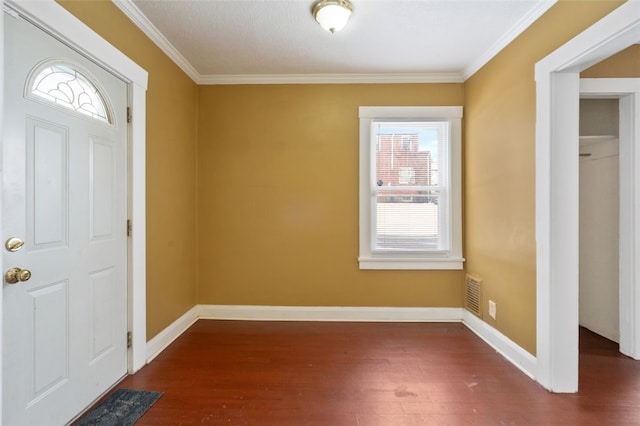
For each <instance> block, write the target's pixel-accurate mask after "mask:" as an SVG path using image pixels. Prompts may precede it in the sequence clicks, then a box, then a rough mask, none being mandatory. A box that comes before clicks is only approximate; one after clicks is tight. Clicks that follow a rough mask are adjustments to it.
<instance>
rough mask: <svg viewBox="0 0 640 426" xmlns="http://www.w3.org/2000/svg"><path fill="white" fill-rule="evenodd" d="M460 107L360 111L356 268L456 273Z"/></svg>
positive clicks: (458, 262)
mask: <svg viewBox="0 0 640 426" xmlns="http://www.w3.org/2000/svg"><path fill="white" fill-rule="evenodd" d="M461 113H462V109H461V108H460V107H406V108H405V107H388V108H387V107H361V108H360V120H361V130H360V131H361V135H360V137H361V163H360V164H361V170H360V175H361V177H360V179H361V182H360V197H361V200H360V219H361V220H360V222H361V223H360V258H359V260H360V265H361V268H363V269H459V268H461V267H462V257H461V241H460V235H461V229H460V227H461V225H460V223H461V220H460V121H461V115H462V114H461Z"/></svg>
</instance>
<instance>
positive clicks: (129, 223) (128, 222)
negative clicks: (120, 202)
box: [127, 219, 133, 237]
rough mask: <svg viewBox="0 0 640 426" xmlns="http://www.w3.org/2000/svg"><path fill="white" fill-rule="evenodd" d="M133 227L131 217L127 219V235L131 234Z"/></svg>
mask: <svg viewBox="0 0 640 426" xmlns="http://www.w3.org/2000/svg"><path fill="white" fill-rule="evenodd" d="M132 228H133V227H132V226H131V219H127V237H130V236H131V229H132Z"/></svg>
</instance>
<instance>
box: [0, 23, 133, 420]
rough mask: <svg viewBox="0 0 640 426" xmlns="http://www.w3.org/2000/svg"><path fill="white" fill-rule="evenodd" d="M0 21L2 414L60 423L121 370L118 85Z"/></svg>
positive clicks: (123, 190)
mask: <svg viewBox="0 0 640 426" xmlns="http://www.w3.org/2000/svg"><path fill="white" fill-rule="evenodd" d="M4 19H5V81H4V86H5V105H4V111H5V119H4V123H5V125H4V134H3V135H2V136H3V141H2V167H3V176H4V180H3V187H2V197H3V205H2V206H3V207H2V208H3V213H2V218H3V223H2V246H1V250H2V256H3V264H4V266H5V269H6V270H9V269H11V268H18V269H14V270H13V273H9V274H5V272H6V271H3V275H5V277H4V278H5V280H4V283H3V292H4V302H3V334H4V336H3V365H2V368H3V419H2V424H4V425H56V424H64V423H66V422H68V421H70V420H71V419H72V418H73V417H74V416H76V415H77V414H78V413H79V412H80V411H82V410H83V409H84V408H85V407H86V406H88V405H89V404H91V403H92V402H93V401H94V400H95V399H96V398H97V397H98V396H100V395H101V394H102V393H103V392H105V391H106V390H107V389H109V388H110V387H111V386H112V385H113V384H114V383H116V382H117V381H118V380H119V379H120V378H121V377H123V376H124V375H125V374H126V372H127V338H126V336H127V237H126V219H127V217H126V215H127V182H126V178H127V164H126V161H127V155H126V153H127V147H126V138H127V122H126V121H127V120H126V106H127V86H126V84H125V83H124V82H122V81H121V80H119V79H118V78H116V77H115V76H113V75H112V74H110V73H108V72H107V71H105V70H103V69H102V68H100V67H98V66H96V65H95V64H94V63H92V62H91V61H89V60H87V59H86V58H84V57H83V56H81V55H79V54H78V53H76V52H75V51H73V50H72V49H70V48H68V47H67V46H65V45H63V44H62V43H60V42H59V41H57V40H55V39H53V38H52V37H50V36H48V35H47V34H45V33H44V32H42V31H41V30H39V29H38V28H36V27H35V26H33V25H31V24H30V23H28V22H26V21H25V20H24V19H22V18H16V17H12V16H10V15H8V14H6V13H5V17H4ZM94 88H95V89H97V90H98V94H97V95H96V94H95V93H93V89H94ZM11 238H14V239H15V240H13V241H12V242H9V240H10V239H11ZM20 241H22V242H24V245H22V246H21V247H19V246H20ZM12 244H13V245H14V246H15V248H14V249H15V250H16V251H11V250H10V249H9V246H11V245H12ZM26 271H29V272H30V274H29V272H26ZM29 275H30V276H29ZM12 281H17V282H15V283H10V282H12Z"/></svg>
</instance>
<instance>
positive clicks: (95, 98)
mask: <svg viewBox="0 0 640 426" xmlns="http://www.w3.org/2000/svg"><path fill="white" fill-rule="evenodd" d="M31 95H34V96H37V97H39V98H41V99H45V100H47V101H49V102H52V103H54V104H56V105H60V106H63V107H65V108H69V109H71V110H74V111H77V112H79V113H82V114H85V115H88V116H90V117H93V118H96V119H98V120H101V121H104V122H107V123H109V122H110V120H109V116H108V113H107V111H108V110H107V107H106V105H105V102H104V99H103V98H102V96H101V95H100V92H99V91H98V89H97V88H96V87H95V86H94V85H93V84H92V83H91V82H90V81H89V79H88V78H87V77H85V76H84V75H83V74H82V73H80V72H78V71H76V70H74V69H73V68H71V67H70V66H68V65H66V64H60V63H59V64H55V65H50V66H48V67H46V68H44V69H42V70H41V71H40V72H39V73H38V74H37V75H36V76H35V78H34V79H33V81H32V84H31Z"/></svg>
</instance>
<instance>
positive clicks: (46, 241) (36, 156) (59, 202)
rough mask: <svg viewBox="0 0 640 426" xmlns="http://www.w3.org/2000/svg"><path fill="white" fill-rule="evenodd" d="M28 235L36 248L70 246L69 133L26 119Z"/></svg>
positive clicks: (32, 119) (61, 128)
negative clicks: (68, 243) (68, 224)
mask: <svg viewBox="0 0 640 426" xmlns="http://www.w3.org/2000/svg"><path fill="white" fill-rule="evenodd" d="M26 144H27V161H26V164H27V170H26V177H27V194H26V196H27V212H28V213H30V214H31V216H30V217H28V218H27V236H28V237H27V238H28V240H29V241H31V242H32V243H31V244H32V245H33V249H34V250H37V249H48V248H54V247H62V246H66V245H67V223H68V217H69V212H68V206H69V203H68V199H69V196H68V192H67V191H68V187H69V180H68V176H67V170H68V165H67V157H68V144H69V141H68V132H67V129H66V128H64V127H61V126H54V125H52V124H48V123H45V122H42V121H40V120H37V119H34V118H31V117H29V118H27V140H26Z"/></svg>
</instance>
